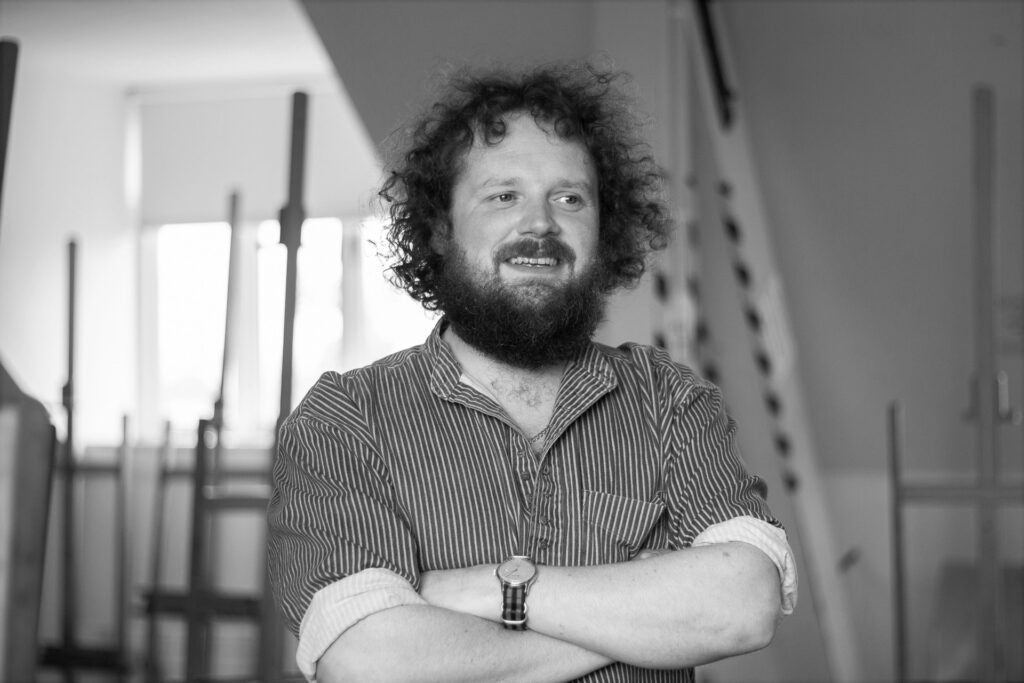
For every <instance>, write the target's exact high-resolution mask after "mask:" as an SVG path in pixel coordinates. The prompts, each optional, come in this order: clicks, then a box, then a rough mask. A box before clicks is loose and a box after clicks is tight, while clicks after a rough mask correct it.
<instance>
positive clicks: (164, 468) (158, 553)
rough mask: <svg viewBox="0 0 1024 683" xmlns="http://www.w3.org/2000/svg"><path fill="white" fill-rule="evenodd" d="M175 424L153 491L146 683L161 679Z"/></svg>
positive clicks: (167, 434) (168, 431)
mask: <svg viewBox="0 0 1024 683" xmlns="http://www.w3.org/2000/svg"><path fill="white" fill-rule="evenodd" d="M172 448H173V445H172V443H171V423H170V421H165V422H164V437H163V443H162V444H161V445H160V453H159V456H158V458H157V472H156V478H155V482H156V490H155V491H154V492H153V531H152V535H151V537H150V543H151V547H152V551H151V552H150V557H151V562H152V564H151V565H150V568H149V576H150V579H149V588H150V593H151V595H152V597H151V598H150V605H149V610H150V611H149V615H148V617H149V623H148V624H147V629H146V671H145V679H144V680H145V681H146V683H158V682H159V681H160V679H161V676H160V666H159V659H160V657H159V653H158V650H159V647H160V622H159V619H160V617H159V609H158V607H159V602H158V601H159V597H158V596H159V595H160V586H161V584H162V583H163V578H162V577H163V572H162V571H161V569H162V566H163V561H164V552H163V548H164V504H165V503H164V501H165V498H166V495H167V480H168V476H169V472H170V467H171V450H172Z"/></svg>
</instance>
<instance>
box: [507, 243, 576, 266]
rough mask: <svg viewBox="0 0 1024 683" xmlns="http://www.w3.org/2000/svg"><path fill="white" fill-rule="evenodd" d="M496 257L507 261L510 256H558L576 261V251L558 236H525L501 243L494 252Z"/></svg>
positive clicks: (562, 259) (570, 262) (561, 259)
mask: <svg viewBox="0 0 1024 683" xmlns="http://www.w3.org/2000/svg"><path fill="white" fill-rule="evenodd" d="M494 256H495V258H496V259H497V260H498V261H499V262H501V261H507V260H508V259H510V258H514V257H517V256H519V257H522V258H556V259H558V260H559V261H563V262H565V263H569V264H572V263H575V262H576V252H575V251H573V250H572V247H570V246H569V245H568V244H566V243H565V242H563V241H561V240H560V239H558V238H557V237H543V238H541V239H534V238H529V237H527V238H523V239H519V240H516V241H515V242H509V243H508V244H503V245H501V246H500V247H499V248H498V250H497V251H496V252H495V254H494Z"/></svg>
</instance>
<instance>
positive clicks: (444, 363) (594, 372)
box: [425, 316, 617, 404]
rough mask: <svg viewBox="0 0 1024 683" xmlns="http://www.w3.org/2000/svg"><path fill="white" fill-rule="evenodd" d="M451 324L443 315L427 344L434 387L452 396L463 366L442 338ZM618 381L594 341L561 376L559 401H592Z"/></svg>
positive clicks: (431, 381)
mask: <svg viewBox="0 0 1024 683" xmlns="http://www.w3.org/2000/svg"><path fill="white" fill-rule="evenodd" d="M447 327H448V321H447V319H446V318H445V317H444V316H442V317H441V319H440V320H438V321H437V324H436V325H434V329H433V330H432V331H431V333H430V336H429V337H428V338H427V341H426V344H425V347H426V352H427V358H428V359H429V360H430V362H431V365H432V369H431V374H430V388H431V390H432V391H433V392H434V393H435V394H437V395H438V396H440V397H442V398H450V397H451V395H452V393H453V392H454V391H455V389H456V387H458V385H459V384H460V382H459V378H460V377H461V376H462V367H461V366H460V365H459V361H458V360H456V358H455V354H454V353H453V352H452V349H451V347H450V346H448V344H447V343H446V342H445V341H444V340H443V339H441V334H442V333H443V332H444V330H445V329H446V328H447ZM616 385H617V381H616V379H615V373H614V371H613V370H612V365H611V363H610V362H609V361H608V358H607V356H606V354H605V353H603V352H602V351H601V347H599V346H598V345H597V344H594V343H593V342H591V343H590V344H588V345H587V347H586V348H585V349H584V350H583V351H582V352H581V353H580V354H579V355H578V356H577V357H576V358H575V359H574V360H573V361H572V362H571V363H569V367H568V368H566V371H565V376H564V377H563V378H562V388H561V389H560V391H559V394H566V395H565V396H560V398H559V403H562V402H563V401H564V400H566V399H568V400H570V401H571V402H573V403H578V402H580V401H582V402H584V403H587V404H589V403H591V402H592V401H594V400H596V399H597V397H599V396H601V395H603V394H605V393H607V392H609V391H611V390H612V389H614V388H615V386H616Z"/></svg>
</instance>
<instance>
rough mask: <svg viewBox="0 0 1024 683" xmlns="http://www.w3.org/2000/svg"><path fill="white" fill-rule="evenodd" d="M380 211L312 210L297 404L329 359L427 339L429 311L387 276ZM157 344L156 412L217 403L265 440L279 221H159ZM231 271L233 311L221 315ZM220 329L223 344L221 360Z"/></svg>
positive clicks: (193, 410) (272, 409)
mask: <svg viewBox="0 0 1024 683" xmlns="http://www.w3.org/2000/svg"><path fill="white" fill-rule="evenodd" d="M381 233H382V225H381V223H380V221H378V220H375V219H367V220H362V221H360V220H355V221H349V222H346V223H344V224H343V223H342V221H341V220H339V219H337V218H316V219H309V220H307V221H306V222H305V223H304V225H303V229H302V246H301V248H300V249H299V260H298V263H299V267H298V281H297V296H296V311H295V336H294V340H293V349H294V356H293V389H292V401H293V404H294V403H295V402H297V401H298V400H299V399H301V397H302V395H303V394H304V393H305V391H306V390H307V389H308V388H309V387H310V386H311V385H312V384H313V383H314V382H315V381H316V379H317V377H318V376H319V375H320V374H321V373H322V372H324V371H325V370H337V371H344V370H348V369H351V368H354V367H358V366H361V365H365V364H366V363H369V362H372V361H373V360H375V359H377V358H380V357H382V356H384V355H387V354H389V353H392V352H395V351H398V350H400V349H403V348H406V347H408V346H411V345H414V344H418V343H420V342H422V341H423V340H424V339H425V338H426V336H427V335H428V334H429V332H430V329H431V328H432V327H433V325H434V320H433V316H432V315H429V314H427V313H426V312H425V311H423V310H422V308H421V307H420V306H419V304H418V303H416V302H415V301H413V300H412V299H410V298H409V297H408V296H407V295H406V294H405V293H404V292H401V291H399V290H397V289H395V288H394V287H392V286H391V285H390V284H389V283H388V282H387V281H386V280H385V278H384V274H383V270H384V268H385V265H384V263H383V261H382V260H381V258H380V257H379V255H378V251H377V249H376V248H375V246H374V245H376V244H380V243H381ZM155 252H156V297H155V298H156V302H155V303H156V321H157V335H156V338H155V339H156V342H155V343H156V345H157V347H158V348H157V351H156V353H155V354H152V355H155V357H156V359H157V365H158V369H157V376H158V381H157V382H156V383H155V386H156V391H157V393H158V397H157V399H156V400H155V401H154V404H155V405H156V406H157V410H158V412H159V413H160V417H161V419H165V420H170V421H171V423H172V424H173V425H174V426H175V427H176V428H183V429H185V428H191V427H192V426H193V425H194V423H195V422H196V421H197V420H198V419H200V418H202V417H210V416H212V414H213V405H214V401H215V400H216V398H217V396H218V394H219V392H220V383H221V374H222V368H223V369H224V370H223V374H224V380H223V381H224V406H225V413H224V417H225V424H226V426H227V428H228V430H229V432H231V433H233V434H235V435H236V436H237V438H239V439H241V440H244V441H248V440H258V441H265V440H266V439H267V438H268V435H272V429H273V426H274V424H275V423H276V421H277V418H278V410H279V403H280V381H281V347H282V339H283V321H284V288H285V257H286V253H285V248H284V246H283V245H281V244H280V243H279V226H278V223H277V221H264V222H262V223H259V224H244V225H241V226H239V227H238V228H237V233H236V234H235V235H234V236H233V239H232V235H231V229H230V227H229V225H228V224H227V223H223V222H221V223H190V224H175V225H163V226H160V227H159V228H158V229H157V238H156V247H155ZM229 270H230V271H231V276H232V279H233V281H232V290H231V301H232V305H231V313H230V315H231V319H230V320H229V321H226V320H225V318H226V316H227V308H228V307H227V300H228V273H229ZM225 329H226V330H227V338H228V344H229V349H228V353H227V362H226V364H225V363H224V339H225Z"/></svg>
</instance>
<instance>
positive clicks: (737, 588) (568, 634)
mask: <svg viewBox="0 0 1024 683" xmlns="http://www.w3.org/2000/svg"><path fill="white" fill-rule="evenodd" d="M493 571H494V567H493V565H482V566H477V567H470V568H466V569H454V570H446V571H434V572H426V573H424V574H423V575H422V577H421V590H420V596H421V597H422V599H423V600H424V601H425V603H421V604H409V605H403V606H400V607H395V608H393V609H387V610H383V611H379V612H376V613H374V614H371V615H370V616H369V617H367V618H365V619H363V620H361V621H359V622H358V623H356V624H355V625H354V626H352V627H351V628H349V629H348V630H346V631H345V632H344V633H343V634H342V635H341V637H339V638H338V639H337V640H336V641H335V642H334V643H333V644H332V645H331V646H330V647H329V648H328V649H327V651H326V652H325V653H324V656H323V657H322V658H321V659H320V662H319V665H318V667H317V680H318V681H319V682H320V683H334V682H335V681H342V680H344V681H362V680H387V681H432V680H433V681H436V680H445V681H460V680H465V681H478V680H482V679H486V680H495V681H502V680H530V681H545V680H547V681H564V680H568V679H572V678H576V677H579V676H582V675H584V674H586V673H588V672H590V671H593V670H595V669H598V668H601V667H602V666H605V665H607V664H610V663H611V662H613V661H620V662H625V663H629V664H634V665H637V666H641V667H646V668H658V669H678V668H684V667H689V666H694V665H697V664H702V663H706V662H710V661H714V660H717V659H721V658H723V657H728V656H731V655H737V654H742V653H744V652H750V651H753V650H757V649H760V648H762V647H765V646H766V645H768V643H769V642H771V639H772V637H773V635H774V631H775V625H776V624H777V622H778V619H779V617H780V616H781V613H782V606H781V603H780V593H781V591H780V578H779V570H778V569H777V567H776V565H775V563H774V562H773V561H772V560H771V559H769V557H768V556H767V555H766V554H765V553H764V552H762V551H761V550H759V549H757V548H755V547H754V546H751V545H747V544H746V543H742V542H731V543H721V544H714V545H705V546H700V547H695V548H688V549H684V550H677V551H672V552H666V553H664V554H659V555H657V556H655V557H652V558H651V559H647V560H644V561H642V562H637V561H633V562H625V563H620V564H607V565H598V566H592V567H550V566H543V567H541V568H540V574H539V576H538V579H537V581H536V582H535V583H534V585H533V586H532V588H531V589H530V593H529V597H528V600H527V604H528V607H529V611H528V617H529V629H530V630H529V631H526V632H519V631H506V630H504V629H503V628H502V626H501V624H500V619H499V613H500V606H499V604H498V603H499V602H500V600H499V597H498V596H499V591H498V584H497V580H496V579H495V577H494V574H493Z"/></svg>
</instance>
